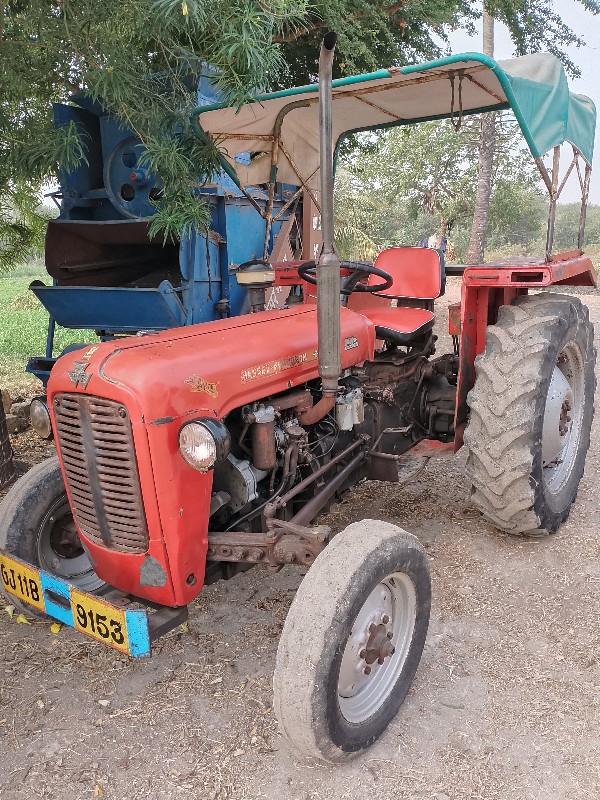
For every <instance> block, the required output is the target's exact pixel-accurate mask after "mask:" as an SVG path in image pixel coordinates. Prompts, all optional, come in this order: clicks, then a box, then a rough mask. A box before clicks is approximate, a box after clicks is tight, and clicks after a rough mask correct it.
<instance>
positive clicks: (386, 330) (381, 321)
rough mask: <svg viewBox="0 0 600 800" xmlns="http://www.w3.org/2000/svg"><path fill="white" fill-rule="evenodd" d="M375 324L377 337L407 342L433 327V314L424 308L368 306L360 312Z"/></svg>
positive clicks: (394, 341)
mask: <svg viewBox="0 0 600 800" xmlns="http://www.w3.org/2000/svg"><path fill="white" fill-rule="evenodd" d="M360 313H361V314H363V315H364V316H365V317H367V319H370V320H371V322H372V323H373V325H375V335H376V336H377V338H378V339H386V340H387V341H388V342H393V343H394V344H409V343H410V342H411V341H412V340H413V339H416V338H418V337H419V336H421V335H422V334H424V333H428V332H429V331H430V330H431V329H432V328H433V323H434V322H435V315H434V314H433V312H432V311H427V309H425V308H369V309H365V310H364V311H361V312H360Z"/></svg>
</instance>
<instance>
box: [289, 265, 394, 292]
mask: <svg viewBox="0 0 600 800" xmlns="http://www.w3.org/2000/svg"><path fill="white" fill-rule="evenodd" d="M340 267H341V268H342V269H347V270H348V271H349V272H350V275H348V277H347V278H346V280H345V282H344V285H343V286H342V288H341V289H340V294H343V295H346V296H348V295H350V294H352V292H371V293H376V292H384V291H385V290H386V289H389V288H390V286H391V285H392V284H393V282H394V279H393V278H392V276H391V275H390V274H389V272H384V270H382V269H379V268H378V267H374V266H373V264H367V263H366V262H364V261H340ZM298 275H299V277H300V278H302V280H304V281H306V282H307V283H310V284H312V285H313V286H316V285H317V265H316V263H315V262H314V261H307V262H305V263H304V264H302V265H301V266H300V267H298ZM365 275H376V276H377V277H378V278H382V279H383V283H375V284H373V285H372V286H370V285H368V284H366V285H365V284H364V283H359V281H360V280H361V278H364V276H365Z"/></svg>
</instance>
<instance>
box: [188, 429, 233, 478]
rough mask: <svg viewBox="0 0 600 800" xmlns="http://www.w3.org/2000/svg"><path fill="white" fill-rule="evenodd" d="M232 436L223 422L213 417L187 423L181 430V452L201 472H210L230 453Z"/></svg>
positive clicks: (191, 465)
mask: <svg viewBox="0 0 600 800" xmlns="http://www.w3.org/2000/svg"><path fill="white" fill-rule="evenodd" d="M230 446H231V438H230V436H229V431H228V430H227V428H226V427H225V426H224V425H223V423H222V422H218V421H217V420H213V419H203V420H195V421H194V422H188V423H186V424H185V425H184V426H183V428H182V429H181V430H180V431H179V452H180V453H181V455H182V456H183V458H184V459H185V461H186V462H187V463H188V464H189V465H190V467H193V468H194V469H197V470H198V471H199V472H208V470H209V469H212V468H213V467H214V465H215V464H216V463H217V461H223V459H225V458H227V456H228V455H229V449H230Z"/></svg>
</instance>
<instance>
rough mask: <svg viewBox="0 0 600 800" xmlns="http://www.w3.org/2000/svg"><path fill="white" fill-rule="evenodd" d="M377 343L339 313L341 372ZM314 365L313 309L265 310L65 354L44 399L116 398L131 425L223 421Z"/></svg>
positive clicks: (311, 372) (355, 318)
mask: <svg viewBox="0 0 600 800" xmlns="http://www.w3.org/2000/svg"><path fill="white" fill-rule="evenodd" d="M374 343H375V333H374V326H373V325H372V323H371V322H370V321H369V320H367V319H366V318H365V317H363V316H362V315H360V314H357V313H355V312H353V311H350V310H348V309H342V314H341V351H342V368H343V369H345V368H348V367H350V366H352V365H354V364H357V363H361V362H362V361H365V360H367V359H369V358H372V356H373V351H374ZM317 359H318V350H317V312H316V309H315V308H314V307H310V308H306V307H303V308H300V309H298V310H285V311H265V312H260V313H258V314H252V315H248V316H244V317H238V318H235V319H232V320H224V321H220V322H213V323H203V324H200V325H193V326H190V327H186V328H179V329H177V330H176V331H173V330H171V331H165V332H164V333H160V334H151V335H146V336H143V337H132V338H130V339H124V340H118V341H113V342H105V343H102V344H99V345H95V346H92V347H90V348H88V349H87V350H78V351H75V352H71V353H68V354H66V355H64V356H63V357H62V358H60V359H59V360H58V361H57V363H56V365H55V367H54V368H53V370H52V375H51V378H50V382H49V384H48V390H49V398H51V397H52V396H53V395H54V394H56V393H57V392H73V391H77V392H84V393H85V394H87V395H94V396H98V397H113V398H115V399H119V400H121V401H122V402H124V403H125V404H126V405H127V407H128V410H129V413H130V415H131V418H132V422H133V423H134V424H135V423H146V424H149V425H162V424H167V423H170V422H173V421H175V420H177V419H178V420H185V419H189V418H193V417H197V416H208V415H210V416H211V417H214V418H219V419H220V418H223V417H224V416H225V415H226V414H228V413H229V412H230V411H231V410H232V409H234V408H237V407H239V406H241V405H243V404H245V403H249V402H252V401H253V400H256V399H260V398H262V397H266V396H269V395H273V394H278V393H281V392H284V391H286V390H288V389H291V388H292V387H294V386H298V385H300V384H303V383H305V382H306V381H309V380H313V379H315V378H318V360H317ZM127 398H129V399H127Z"/></svg>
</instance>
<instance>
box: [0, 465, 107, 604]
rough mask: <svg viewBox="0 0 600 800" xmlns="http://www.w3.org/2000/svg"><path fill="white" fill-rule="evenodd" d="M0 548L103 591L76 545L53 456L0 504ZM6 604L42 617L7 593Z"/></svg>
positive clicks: (83, 586) (74, 583)
mask: <svg viewBox="0 0 600 800" xmlns="http://www.w3.org/2000/svg"><path fill="white" fill-rule="evenodd" d="M0 549H2V550H5V551H6V552H7V553H8V554H9V555H11V554H12V555H14V556H16V557H17V558H20V559H22V560H23V561H26V562H27V563H29V564H32V565H33V566H35V567H38V568H39V569H42V570H44V571H45V572H48V573H50V574H51V575H55V576H56V577H58V578H62V579H63V580H65V581H67V583H69V584H71V585H72V586H75V587H77V588H78V589H81V590H82V591H84V592H91V593H93V594H97V593H101V592H102V591H103V590H104V589H106V587H107V584H106V583H105V582H104V581H103V580H101V579H100V578H99V577H98V576H97V575H96V573H95V572H94V570H93V567H92V564H91V562H90V560H89V558H88V556H87V554H86V552H85V550H84V549H83V547H82V546H81V541H80V540H79V536H78V535H77V530H76V528H75V522H74V520H73V514H72V512H71V508H70V506H69V501H68V499H67V493H66V491H65V485H64V481H63V477H62V473H61V471H60V466H59V463H58V458H56V457H54V458H50V459H48V460H47V461H43V462H42V463H41V464H37V465H36V466H35V467H33V468H32V469H30V470H29V472H27V473H26V474H25V475H23V477H22V478H20V479H19V480H18V481H17V482H16V483H15V485H14V486H13V487H12V489H11V490H10V491H9V492H8V494H7V495H6V497H5V498H4V500H3V501H2V504H1V505H0ZM9 600H10V602H11V604H12V605H15V606H17V607H18V608H19V609H20V610H22V611H25V612H26V613H27V614H30V615H34V616H44V615H42V614H40V613H39V612H36V611H35V609H33V608H31V607H29V606H24V605H22V604H21V603H19V601H18V600H16V598H14V597H13V596H12V595H10V596H9Z"/></svg>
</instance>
